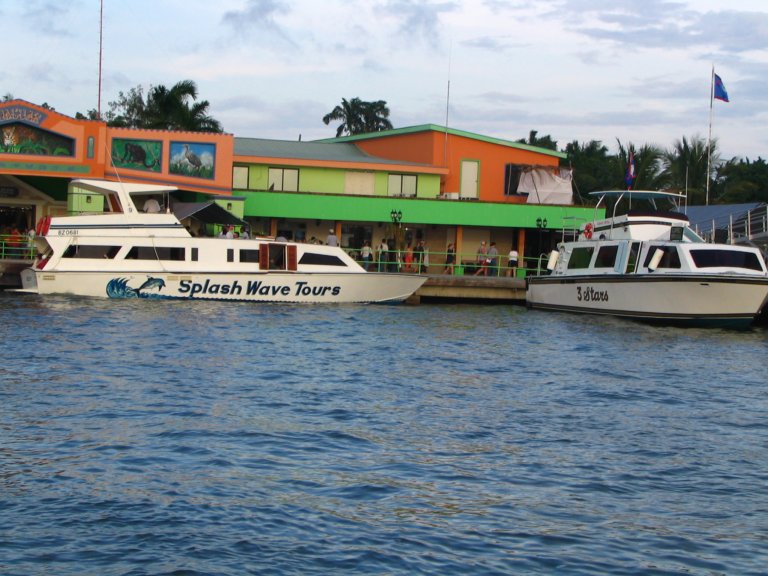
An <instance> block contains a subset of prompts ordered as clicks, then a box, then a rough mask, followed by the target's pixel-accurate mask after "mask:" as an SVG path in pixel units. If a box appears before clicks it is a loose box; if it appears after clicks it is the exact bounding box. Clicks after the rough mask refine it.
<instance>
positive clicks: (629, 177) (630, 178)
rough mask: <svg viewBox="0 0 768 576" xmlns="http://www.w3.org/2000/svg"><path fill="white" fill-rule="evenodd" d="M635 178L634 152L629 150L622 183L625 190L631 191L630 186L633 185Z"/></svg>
mask: <svg viewBox="0 0 768 576" xmlns="http://www.w3.org/2000/svg"><path fill="white" fill-rule="evenodd" d="M636 177H637V174H636V173H635V152H634V150H630V151H629V162H627V174H626V175H625V176H624V182H625V184H626V185H627V190H632V184H634V183H635V178H636Z"/></svg>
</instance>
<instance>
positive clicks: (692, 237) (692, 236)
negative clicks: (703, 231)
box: [683, 226, 706, 244]
mask: <svg viewBox="0 0 768 576" xmlns="http://www.w3.org/2000/svg"><path fill="white" fill-rule="evenodd" d="M683 237H684V238H685V239H686V240H688V242H694V243H701V244H705V243H706V241H705V240H704V238H702V237H701V236H699V235H698V234H696V232H694V231H693V230H691V229H690V228H689V227H688V226H686V227H685V228H684V229H683Z"/></svg>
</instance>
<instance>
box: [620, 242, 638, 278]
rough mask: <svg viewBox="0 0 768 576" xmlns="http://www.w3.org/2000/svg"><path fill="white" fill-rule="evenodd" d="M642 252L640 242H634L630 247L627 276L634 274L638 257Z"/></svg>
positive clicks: (625, 271)
mask: <svg viewBox="0 0 768 576" xmlns="http://www.w3.org/2000/svg"><path fill="white" fill-rule="evenodd" d="M639 252H640V242H632V245H631V246H630V247H629V257H628V258H627V268H626V269H625V270H624V273H625V274H634V273H635V270H636V269H637V255H638V253H639Z"/></svg>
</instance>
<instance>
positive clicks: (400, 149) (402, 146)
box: [355, 130, 560, 203]
mask: <svg viewBox="0 0 768 576" xmlns="http://www.w3.org/2000/svg"><path fill="white" fill-rule="evenodd" d="M355 144H357V146H359V147H360V148H361V149H362V150H364V151H365V152H367V153H369V154H373V155H375V156H380V157H382V158H389V159H393V160H404V161H408V162H420V163H425V164H432V165H434V166H444V165H445V162H446V159H447V164H448V175H447V176H446V177H445V178H444V179H443V180H442V182H441V191H442V192H459V189H460V186H461V162H462V161H463V160H477V161H478V162H479V167H480V172H479V197H480V200H484V201H486V202H509V203H516V202H525V199H523V198H518V197H514V196H512V197H510V196H505V195H504V166H505V165H506V164H523V165H536V166H552V167H553V168H556V167H558V166H559V164H560V159H559V158H558V157H556V156H550V155H547V154H540V153H537V152H533V151H530V150H523V149H520V148H514V147H511V146H506V145H504V144H496V143H493V142H486V141H484V140H480V139H474V138H469V137H466V136H460V135H456V134H450V133H449V134H448V139H447V142H446V137H445V133H444V132H439V131H436V130H432V131H424V132H417V133H413V134H399V135H394V136H390V137H376V138H371V139H370V140H359V141H356V142H355Z"/></svg>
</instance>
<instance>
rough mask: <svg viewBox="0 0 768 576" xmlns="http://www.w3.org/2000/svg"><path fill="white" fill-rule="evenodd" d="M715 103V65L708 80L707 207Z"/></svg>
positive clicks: (707, 201) (707, 202)
mask: <svg viewBox="0 0 768 576" xmlns="http://www.w3.org/2000/svg"><path fill="white" fill-rule="evenodd" d="M714 101H715V65H714V64H713V65H712V74H711V76H710V78H709V136H708V137H707V196H706V205H707V206H709V171H710V163H711V161H712V109H713V103H714Z"/></svg>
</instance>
